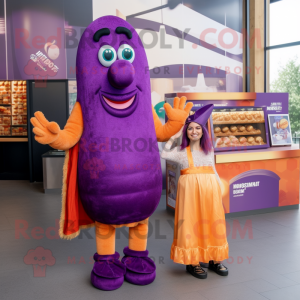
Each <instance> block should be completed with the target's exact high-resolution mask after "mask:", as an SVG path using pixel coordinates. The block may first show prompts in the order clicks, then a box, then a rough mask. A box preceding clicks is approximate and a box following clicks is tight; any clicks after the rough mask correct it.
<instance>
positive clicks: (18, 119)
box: [12, 115, 27, 125]
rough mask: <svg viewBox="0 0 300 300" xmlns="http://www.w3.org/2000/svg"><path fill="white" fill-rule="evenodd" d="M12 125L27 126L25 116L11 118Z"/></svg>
mask: <svg viewBox="0 0 300 300" xmlns="http://www.w3.org/2000/svg"><path fill="white" fill-rule="evenodd" d="M12 125H27V116H20V115H15V116H12Z"/></svg>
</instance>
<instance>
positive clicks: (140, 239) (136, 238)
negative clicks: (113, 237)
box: [129, 224, 148, 251]
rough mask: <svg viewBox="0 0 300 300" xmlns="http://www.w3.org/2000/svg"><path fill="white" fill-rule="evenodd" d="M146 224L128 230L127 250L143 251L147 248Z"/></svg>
mask: <svg viewBox="0 0 300 300" xmlns="http://www.w3.org/2000/svg"><path fill="white" fill-rule="evenodd" d="M147 237H148V224H138V225H137V226H135V227H131V228H129V249H131V250H135V251H145V250H146V248H147Z"/></svg>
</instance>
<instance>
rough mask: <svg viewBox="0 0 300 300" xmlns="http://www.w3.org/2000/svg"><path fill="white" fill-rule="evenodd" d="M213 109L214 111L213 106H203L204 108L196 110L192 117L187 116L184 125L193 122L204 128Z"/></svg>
mask: <svg viewBox="0 0 300 300" xmlns="http://www.w3.org/2000/svg"><path fill="white" fill-rule="evenodd" d="M213 109H214V105H213V104H208V105H205V106H203V107H201V108H199V109H198V110H196V111H195V113H194V114H193V115H191V116H189V117H188V118H187V119H186V121H185V124H188V123H191V122H195V123H198V124H200V125H202V126H205V125H206V123H207V121H208V119H209V117H210V115H211V113H212V111H213Z"/></svg>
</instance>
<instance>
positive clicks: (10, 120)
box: [0, 80, 27, 137]
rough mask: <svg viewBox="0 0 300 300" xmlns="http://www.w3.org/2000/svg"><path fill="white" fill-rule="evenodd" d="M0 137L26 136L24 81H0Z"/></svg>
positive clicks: (25, 89) (25, 93)
mask: <svg viewBox="0 0 300 300" xmlns="http://www.w3.org/2000/svg"><path fill="white" fill-rule="evenodd" d="M0 136H2V137H9V136H14V137H16V136H23V137H24V136H27V88H26V81H23V80H15V81H0Z"/></svg>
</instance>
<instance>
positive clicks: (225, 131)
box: [214, 124, 261, 137]
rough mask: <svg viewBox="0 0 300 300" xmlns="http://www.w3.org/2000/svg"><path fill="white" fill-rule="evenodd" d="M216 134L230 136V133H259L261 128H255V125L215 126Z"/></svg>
mask: <svg viewBox="0 0 300 300" xmlns="http://www.w3.org/2000/svg"><path fill="white" fill-rule="evenodd" d="M214 134H215V136H217V137H219V136H228V135H257V134H261V130H260V129H257V128H255V125H254V126H252V125H247V124H245V125H231V126H230V125H228V126H227V125H224V126H216V127H214Z"/></svg>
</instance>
